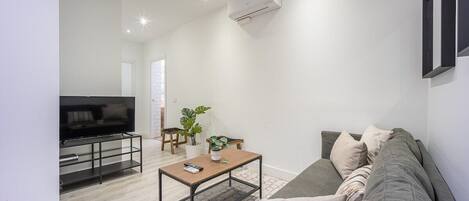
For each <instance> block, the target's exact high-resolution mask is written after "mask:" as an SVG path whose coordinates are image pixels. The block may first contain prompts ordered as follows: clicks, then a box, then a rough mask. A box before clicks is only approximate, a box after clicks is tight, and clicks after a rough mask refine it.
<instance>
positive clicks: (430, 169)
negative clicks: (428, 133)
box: [417, 140, 455, 201]
mask: <svg viewBox="0 0 469 201" xmlns="http://www.w3.org/2000/svg"><path fill="white" fill-rule="evenodd" d="M417 144H418V146H419V148H420V152H421V153H422V160H423V161H422V166H423V169H425V172H426V173H427V175H428V177H429V178H430V181H431V182H432V185H433V190H434V191H435V192H434V193H435V198H436V199H435V201H455V199H454V196H453V194H452V193H451V190H450V189H449V186H448V184H447V183H446V181H445V180H444V179H443V176H441V173H440V171H439V170H438V167H436V164H435V162H434V161H433V159H432V157H431V156H430V153H428V151H427V150H426V149H425V146H424V145H423V143H422V142H421V141H420V140H417Z"/></svg>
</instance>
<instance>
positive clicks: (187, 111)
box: [181, 108, 196, 118]
mask: <svg viewBox="0 0 469 201" xmlns="http://www.w3.org/2000/svg"><path fill="white" fill-rule="evenodd" d="M181 113H182V115H183V116H185V117H188V118H193V117H194V118H195V116H196V113H195V111H194V110H192V109H189V108H184V109H182V111H181Z"/></svg>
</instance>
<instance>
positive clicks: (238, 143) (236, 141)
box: [207, 136, 244, 153]
mask: <svg viewBox="0 0 469 201" xmlns="http://www.w3.org/2000/svg"><path fill="white" fill-rule="evenodd" d="M222 137H226V136H218V138H222ZM226 139H228V145H236V149H238V150H241V148H242V147H241V146H242V144H243V143H244V140H243V139H232V138H229V137H226ZM207 143H208V153H210V152H212V149H211V148H212V147H211V146H210V140H209V139H207Z"/></svg>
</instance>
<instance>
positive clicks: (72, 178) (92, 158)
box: [60, 133, 143, 186]
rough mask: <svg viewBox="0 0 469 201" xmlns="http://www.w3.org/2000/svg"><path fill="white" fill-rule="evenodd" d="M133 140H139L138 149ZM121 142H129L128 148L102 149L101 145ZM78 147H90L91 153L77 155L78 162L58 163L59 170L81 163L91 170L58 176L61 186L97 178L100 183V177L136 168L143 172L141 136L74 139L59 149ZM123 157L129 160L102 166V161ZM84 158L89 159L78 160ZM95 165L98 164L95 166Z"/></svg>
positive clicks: (125, 134)
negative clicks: (135, 156) (136, 155)
mask: <svg viewBox="0 0 469 201" xmlns="http://www.w3.org/2000/svg"><path fill="white" fill-rule="evenodd" d="M134 138H138V139H139V145H140V146H139V147H134V146H133V139H134ZM122 140H130V145H129V146H128V147H120V148H114V149H107V150H103V149H102V145H103V143H106V142H112V141H122ZM95 145H98V151H95ZM80 146H90V148H91V152H89V153H81V154H78V156H79V158H78V160H74V161H67V162H62V163H60V168H63V167H68V166H74V165H78V164H83V163H90V164H91V168H89V169H85V170H80V171H75V172H71V173H67V174H63V175H60V181H61V185H62V186H64V185H69V184H73V183H77V182H81V181H85V180H90V179H96V178H99V182H100V183H102V177H103V176H105V175H108V174H111V173H116V172H119V171H123V170H127V169H132V168H136V167H140V172H142V171H143V163H142V161H143V160H142V136H141V135H137V134H128V133H124V134H116V135H111V136H104V137H94V138H83V139H74V140H68V141H65V142H63V143H61V145H60V148H61V149H66V148H71V147H80ZM126 149H127V150H126ZM112 151H120V153H112ZM134 153H137V154H138V156H139V161H135V160H134ZM124 155H130V160H126V161H121V162H117V163H112V164H107V165H103V160H104V159H107V158H113V157H119V156H124ZM84 156H87V157H89V159H88V158H87V159H84V160H80V158H82V157H84ZM95 163H98V164H97V165H96V164H95Z"/></svg>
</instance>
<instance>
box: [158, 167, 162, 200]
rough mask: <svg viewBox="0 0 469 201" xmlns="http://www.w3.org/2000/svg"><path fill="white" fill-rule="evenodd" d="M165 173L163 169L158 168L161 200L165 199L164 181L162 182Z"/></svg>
mask: <svg viewBox="0 0 469 201" xmlns="http://www.w3.org/2000/svg"><path fill="white" fill-rule="evenodd" d="M162 176H163V174H162V173H161V170H158V184H159V185H158V188H159V195H160V197H159V200H160V201H163V185H162V184H163V182H162V179H163V177H162Z"/></svg>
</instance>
